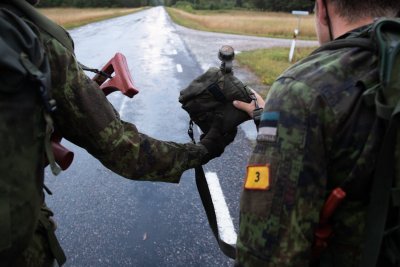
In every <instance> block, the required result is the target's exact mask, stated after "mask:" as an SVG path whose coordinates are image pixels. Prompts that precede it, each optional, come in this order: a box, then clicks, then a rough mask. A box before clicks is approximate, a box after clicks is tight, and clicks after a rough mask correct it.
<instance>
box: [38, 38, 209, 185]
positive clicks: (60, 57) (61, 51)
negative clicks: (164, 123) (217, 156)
mask: <svg viewBox="0 0 400 267" xmlns="http://www.w3.org/2000/svg"><path fill="white" fill-rule="evenodd" d="M45 48H46V51H47V53H48V55H49V58H50V64H51V69H52V95H53V98H54V99H55V100H56V102H57V111H56V112H55V115H54V120H55V124H56V130H57V131H59V132H60V133H61V134H62V136H63V137H65V138H66V139H68V140H69V141H71V142H73V143H75V144H77V145H78V146H80V147H83V148H85V149H86V150H87V151H88V152H89V153H90V154H92V155H93V156H94V157H96V158H97V159H98V160H100V161H101V162H102V164H103V165H105V166H106V167H107V168H109V169H111V170H112V171H114V172H116V173H118V174H120V175H122V176H124V177H126V178H129V179H138V180H153V181H164V182H179V179H180V176H181V174H182V173H183V171H185V170H187V169H189V168H192V167H194V166H196V165H199V164H200V160H201V158H202V156H204V154H205V153H206V149H205V148H204V147H203V146H202V145H192V144H177V143H173V142H162V141H158V140H155V139H152V138H150V137H148V136H146V135H144V134H141V133H139V132H138V130H137V129H136V127H135V126H134V125H132V124H130V123H127V122H124V121H121V120H120V118H119V115H118V113H117V112H116V111H115V110H114V108H113V107H112V105H111V104H110V103H109V102H108V100H107V98H106V97H105V96H104V94H103V93H102V92H101V90H99V88H98V86H97V85H96V84H95V83H94V82H92V81H91V80H90V79H89V78H88V77H87V76H86V75H85V74H84V72H83V71H82V69H81V68H80V67H79V66H78V63H77V60H76V59H75V56H74V55H73V54H71V53H70V52H69V51H67V50H66V49H65V48H64V47H63V46H62V45H61V44H60V43H59V42H58V41H56V40H55V39H53V38H48V39H47V40H46V41H45Z"/></svg>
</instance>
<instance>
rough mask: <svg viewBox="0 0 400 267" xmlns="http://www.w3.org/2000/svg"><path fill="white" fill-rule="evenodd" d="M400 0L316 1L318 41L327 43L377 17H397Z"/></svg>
mask: <svg viewBox="0 0 400 267" xmlns="http://www.w3.org/2000/svg"><path fill="white" fill-rule="evenodd" d="M399 10H400V1H399V0H315V14H316V29H317V35H318V40H319V41H320V43H325V42H327V41H330V40H332V39H334V38H336V37H339V36H340V35H341V34H344V33H345V32H346V31H348V30H352V29H354V28H356V27H360V26H363V25H366V24H369V23H371V22H372V21H373V19H374V18H377V17H395V16H396V14H397V13H398V12H399Z"/></svg>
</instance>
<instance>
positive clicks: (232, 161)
mask: <svg viewBox="0 0 400 267" xmlns="http://www.w3.org/2000/svg"><path fill="white" fill-rule="evenodd" d="M70 33H71V35H72V37H73V39H74V41H75V47H76V54H77V58H78V59H79V60H80V61H81V62H82V63H83V64H85V65H87V66H91V67H95V68H101V67H102V66H103V65H104V64H105V63H106V62H107V61H108V60H109V59H110V58H111V57H112V56H113V55H114V54H115V53H116V52H121V53H123V54H124V55H125V56H126V58H127V62H128V65H129V68H130V72H131V74H132V76H133V79H134V82H135V85H136V87H137V88H138V89H139V91H140V93H139V94H138V95H136V96H135V97H134V98H133V99H129V98H127V97H125V96H123V95H121V94H120V93H118V92H115V93H113V94H111V95H110V96H109V97H108V99H109V100H110V102H111V103H112V104H113V105H114V107H115V108H116V110H118V111H119V112H120V114H121V117H122V119H123V120H126V121H129V122H131V123H134V124H135V125H136V126H137V127H138V129H139V131H141V132H143V133H145V134H148V135H150V136H152V137H154V138H157V139H161V140H168V141H176V142H189V141H190V140H189V138H188V136H187V134H186V132H187V124H188V116H187V114H186V113H185V112H184V111H183V110H182V109H181V108H180V104H179V102H178V96H179V91H180V90H181V89H183V88H184V87H185V86H187V85H188V84H189V83H190V81H192V80H193V79H194V78H195V77H196V76H198V75H200V74H201V73H202V72H203V71H205V70H206V68H208V67H209V66H218V65H219V62H218V60H217V57H216V54H217V51H218V49H219V47H220V46H221V45H222V44H229V43H226V42H227V41H229V40H235V42H237V43H235V44H236V46H237V47H239V49H241V50H243V49H244V48H243V47H246V46H245V45H244V43H243V42H247V43H248V44H249V43H254V42H256V41H255V39H252V38H249V39H246V38H245V39H243V38H242V37H241V38H242V39H241V40H236V39H235V38H239V37H233V36H232V35H215V34H210V35H207V34H206V33H201V34H200V35H199V34H196V32H195V31H193V30H188V29H185V28H182V27H179V26H176V25H174V24H173V23H172V22H171V20H170V18H169V17H168V15H167V14H166V12H165V10H164V9H163V8H162V7H156V8H152V9H148V10H145V11H142V12H139V13H136V14H132V15H128V16H124V17H120V18H115V19H111V20H107V21H102V22H98V23H93V24H90V25H87V26H84V27H80V28H78V29H74V30H72V31H71V32H70ZM203 34H204V35H203ZM206 36H208V37H206ZM207 38H209V39H207ZM218 38H219V39H218ZM257 40H258V41H257V42H259V41H260V40H261V39H257ZM203 41H204V43H203ZM264 41H266V42H268V40H261V42H260V43H259V44H263V42H264ZM275 42H276V41H275ZM278 42H280V41H278ZM239 43H241V44H242V46H239ZM234 46H235V45H234ZM99 112H101V111H99ZM247 128H249V129H250V130H246V131H243V130H240V131H239V133H238V136H237V137H236V139H235V141H234V143H233V144H232V145H231V146H230V147H229V148H228V149H227V150H226V153H224V155H223V156H222V157H220V158H218V159H215V160H213V161H212V162H210V163H209V164H207V166H205V169H206V171H207V172H213V173H215V174H216V175H217V176H218V177H219V181H220V184H221V188H222V191H223V193H224V195H225V198H226V203H227V205H228V208H229V212H230V215H231V216H232V220H233V224H234V225H235V227H236V229H237V225H238V211H239V207H238V206H239V197H240V191H241V187H242V180H243V177H244V173H245V166H246V162H247V159H248V157H249V155H250V152H251V147H252V143H253V141H252V140H251V139H252V138H254V136H255V129H254V127H253V126H252V125H250V126H248V127H247ZM246 136H247V137H248V136H250V139H248V138H246ZM252 136H253V137H252ZM63 144H64V145H65V146H67V147H68V148H69V149H71V150H73V151H74V152H75V160H74V162H73V164H72V166H71V167H70V169H68V170H67V171H65V172H63V173H62V174H61V175H60V176H59V177H52V175H50V174H49V172H48V171H47V177H46V184H47V186H48V187H49V188H50V189H51V190H52V191H53V193H54V195H53V196H48V197H47V202H48V205H49V207H51V208H52V209H53V211H54V212H55V214H56V216H55V219H56V221H57V222H58V230H57V234H58V236H59V239H60V242H61V244H62V246H63V248H64V250H65V253H66V255H67V259H68V260H67V263H66V265H65V266H140V267H141V266H146V267H147V266H149V267H151V266H182V267H187V266H202V267H203V266H232V261H231V260H229V259H228V258H227V257H225V256H224V255H223V254H222V253H221V252H220V251H219V248H218V246H217V244H216V242H215V240H214V237H213V236H212V233H211V230H210V228H209V226H208V222H207V219H206V217H205V213H204V210H203V207H202V206H201V202H200V198H199V196H198V193H197V189H196V185H195V182H194V172H193V171H187V172H185V173H184V175H183V177H182V179H181V182H180V183H179V184H167V183H151V182H139V181H130V180H127V179H125V178H122V177H120V176H118V175H116V174H114V173H112V172H111V171H109V170H107V169H106V168H105V167H103V166H102V165H101V164H100V163H99V161H97V160H96V159H94V158H93V157H92V156H90V155H89V154H88V153H87V152H86V151H84V150H83V149H81V148H79V147H77V146H74V145H73V144H71V143H69V142H66V141H64V142H63Z"/></svg>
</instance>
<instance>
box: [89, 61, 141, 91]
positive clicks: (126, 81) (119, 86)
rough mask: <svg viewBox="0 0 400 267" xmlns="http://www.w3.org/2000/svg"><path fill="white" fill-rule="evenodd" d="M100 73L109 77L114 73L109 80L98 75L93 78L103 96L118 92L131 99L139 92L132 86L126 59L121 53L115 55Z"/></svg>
mask: <svg viewBox="0 0 400 267" xmlns="http://www.w3.org/2000/svg"><path fill="white" fill-rule="evenodd" d="M101 71H103V72H105V73H107V74H109V75H112V74H113V73H114V76H113V77H112V78H111V79H108V78H107V77H104V76H102V75H100V74H96V75H95V76H94V77H93V81H95V82H96V83H97V84H98V85H99V86H100V89H101V90H102V91H103V92H104V94H105V95H108V94H110V93H112V92H115V91H118V90H120V91H121V92H122V93H123V94H124V95H126V96H128V97H130V98H132V97H133V96H134V95H136V94H137V93H138V92H139V91H138V90H137V89H136V88H135V87H134V85H133V81H132V77H131V75H130V73H129V68H128V64H127V63H126V58H125V56H124V55H122V54H121V53H116V54H115V56H114V57H113V58H112V59H111V60H110V61H108V63H107V64H106V65H105V66H104V67H103V69H102V70H101Z"/></svg>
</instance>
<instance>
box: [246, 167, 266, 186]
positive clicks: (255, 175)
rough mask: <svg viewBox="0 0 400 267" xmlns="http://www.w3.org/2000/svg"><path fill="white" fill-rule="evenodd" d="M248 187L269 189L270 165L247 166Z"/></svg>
mask: <svg viewBox="0 0 400 267" xmlns="http://www.w3.org/2000/svg"><path fill="white" fill-rule="evenodd" d="M244 188H246V189H254V190H267V189H269V165H256V166H254V165H253V166H247V177H246V183H245V184H244Z"/></svg>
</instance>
